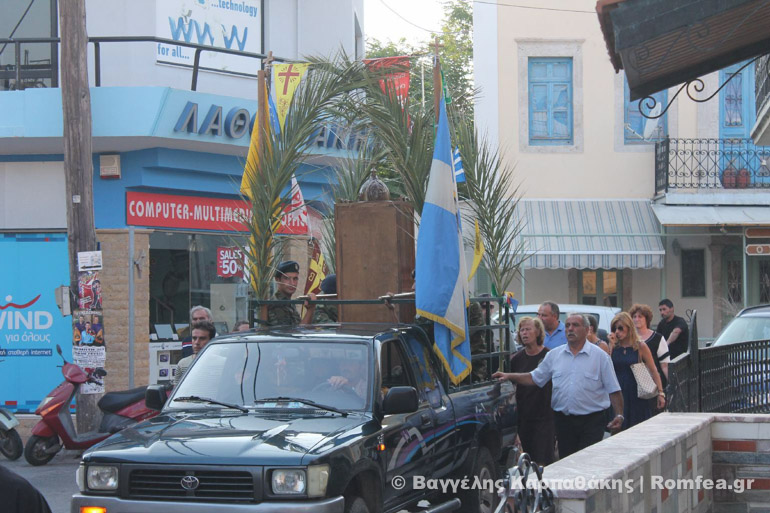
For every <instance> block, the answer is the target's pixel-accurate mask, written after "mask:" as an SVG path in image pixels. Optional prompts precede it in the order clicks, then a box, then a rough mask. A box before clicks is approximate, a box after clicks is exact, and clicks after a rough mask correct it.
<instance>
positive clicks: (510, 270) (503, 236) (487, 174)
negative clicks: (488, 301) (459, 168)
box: [453, 121, 530, 291]
mask: <svg viewBox="0 0 770 513" xmlns="http://www.w3.org/2000/svg"><path fill="white" fill-rule="evenodd" d="M453 128H454V136H455V141H457V143H458V146H459V148H460V156H461V158H462V160H463V169H464V171H465V179H466V186H465V187H464V188H463V196H464V199H465V200H466V201H465V204H466V205H467V210H466V216H465V217H466V218H467V220H468V222H469V223H472V222H473V221H474V220H476V221H478V223H479V232H480V234H481V238H482V241H483V242H484V248H485V252H484V258H483V262H484V267H486V269H487V271H488V272H489V274H490V278H491V280H492V283H493V284H494V286H495V288H496V290H498V291H503V290H505V289H506V287H508V286H509V285H510V283H511V282H512V281H513V280H514V278H515V277H516V276H517V275H520V274H521V271H520V269H521V265H522V264H523V263H524V261H525V260H526V259H527V258H529V257H530V252H529V250H528V248H527V247H526V245H525V244H524V243H523V242H522V238H521V237H520V235H521V232H522V229H523V224H522V221H521V219H519V218H518V216H517V215H516V208H517V205H518V203H519V186H518V185H516V184H515V182H514V179H515V176H514V171H515V166H509V165H508V164H506V163H505V162H504V159H503V157H502V155H501V154H500V152H499V151H498V150H497V149H494V148H492V145H491V144H490V142H489V140H488V139H486V138H485V137H481V138H480V137H479V136H478V134H477V132H476V131H475V129H474V128H473V126H472V125H471V124H469V123H464V122H462V121H459V122H455V123H454V124H453ZM469 233H472V232H469ZM471 242H472V241H471Z"/></svg>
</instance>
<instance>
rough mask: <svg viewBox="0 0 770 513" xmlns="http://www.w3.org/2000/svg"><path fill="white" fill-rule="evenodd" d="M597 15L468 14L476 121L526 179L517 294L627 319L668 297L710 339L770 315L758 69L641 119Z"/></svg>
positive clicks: (767, 198) (716, 78)
mask: <svg viewBox="0 0 770 513" xmlns="http://www.w3.org/2000/svg"><path fill="white" fill-rule="evenodd" d="M594 9H595V2H594V1H591V0H580V1H566V0H545V1H543V2H539V3H538V4H537V5H533V6H532V7H531V8H522V7H513V6H505V5H502V4H493V3H474V74H475V81H476V83H475V85H476V86H477V87H479V88H480V89H481V91H480V97H479V100H478V101H477V104H476V113H475V115H476V123H477V127H478V128H479V129H480V130H481V131H482V132H486V133H488V135H489V137H490V139H491V140H493V141H498V142H499V145H500V148H501V150H502V151H503V152H504V153H505V155H506V158H507V159H508V163H509V164H511V165H515V166H516V176H517V178H518V180H519V182H520V184H521V188H520V191H521V194H522V201H521V203H520V208H519V213H520V217H521V218H522V219H523V220H524V221H525V226H524V229H523V234H522V236H523V238H524V241H525V242H526V243H527V244H528V246H529V249H530V251H532V252H533V256H532V257H531V258H530V259H529V260H528V261H527V262H526V263H525V265H524V270H523V276H524V277H523V280H519V281H518V282H517V283H515V284H512V285H511V290H514V291H516V292H517V294H518V295H519V296H520V297H519V300H520V301H522V302H526V303H537V302H541V301H544V300H547V299H550V300H553V301H557V302H561V303H585V304H604V305H608V306H618V307H621V308H623V309H627V308H629V307H630V306H631V305H632V304H633V303H645V304H648V305H650V306H652V307H653V310H656V309H657V304H658V302H659V301H660V300H661V299H662V298H669V299H671V300H672V301H673V302H674V305H675V308H676V312H677V314H678V315H684V314H685V311H686V310H690V309H695V310H697V311H698V314H699V331H700V336H701V337H702V338H707V339H708V338H711V337H713V336H716V334H717V333H718V331H719V330H720V329H721V327H722V325H723V324H724V322H725V320H728V319H729V318H730V316H731V315H732V314H733V313H734V311H735V310H736V309H737V308H740V307H741V306H746V305H752V304H758V303H764V302H768V301H770V274H769V271H770V258H767V257H764V256H761V255H747V254H746V246H747V245H748V244H750V243H751V242H752V239H751V237H752V236H754V235H762V234H763V233H764V232H762V231H757V228H761V227H762V226H770V212H768V211H769V210H770V208H768V207H767V206H766V205H768V204H769V203H770V191H768V189H767V188H766V187H768V182H767V180H768V179H769V178H766V176H767V177H770V171H768V167H766V164H765V156H764V155H765V153H764V149H763V148H757V147H755V146H754V145H753V143H752V142H751V140H750V139H749V137H750V131H751V128H752V126H753V125H754V120H755V119H756V112H755V106H754V93H753V90H754V71H753V70H754V68H753V66H748V67H746V68H745V69H743V70H740V71H739V67H740V66H733V67H731V68H728V69H727V70H723V71H720V72H718V73H713V74H711V75H709V76H707V77H703V80H704V83H705V86H706V87H705V91H704V93H703V94H702V95H700V96H698V97H704V96H707V95H708V94H710V93H712V92H715V91H716V90H717V88H718V87H719V86H720V85H721V84H723V83H725V82H728V81H727V79H728V78H729V77H731V75H733V74H736V76H735V77H734V78H733V79H732V80H730V81H729V82H728V83H727V85H725V87H724V88H723V89H722V90H721V91H720V92H719V93H717V94H716V96H715V97H714V99H712V100H711V101H708V102H703V103H696V102H694V101H692V100H691V99H689V98H688V97H687V95H686V94H685V93H684V92H683V93H681V94H680V95H679V96H678V97H677V98H676V99H673V98H674V96H675V94H676V91H677V89H676V88H672V89H671V90H668V91H663V92H660V93H657V94H656V95H654V98H655V102H653V101H652V100H647V101H648V103H649V106H648V107H644V106H642V107H640V105H639V102H637V101H630V100H629V92H628V86H627V84H626V82H625V77H624V75H623V74H622V73H621V74H616V73H615V72H614V70H613V67H612V65H611V63H610V60H609V57H608V54H607V48H606V46H605V43H604V40H603V37H602V33H601V30H600V27H599V22H598V19H597V16H596V12H595V10H594ZM653 103H655V104H654V105H653ZM669 104H670V105H669ZM640 108H641V110H642V111H643V112H644V113H645V114H647V115H648V116H650V117H653V116H659V117H658V118H657V119H647V118H646V117H645V116H643V115H641V114H640ZM666 109H667V110H666ZM664 111H665V112H664ZM656 143H657V148H658V153H657V158H656ZM656 170H657V171H656ZM746 228H753V229H752V230H749V231H748V232H747V231H746ZM747 234H748V236H749V239H746V238H745V237H746V235H747ZM762 240H763V239H757V241H760V242H761V241H762ZM749 251H750V250H749Z"/></svg>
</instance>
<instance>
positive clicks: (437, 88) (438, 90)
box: [433, 35, 443, 123]
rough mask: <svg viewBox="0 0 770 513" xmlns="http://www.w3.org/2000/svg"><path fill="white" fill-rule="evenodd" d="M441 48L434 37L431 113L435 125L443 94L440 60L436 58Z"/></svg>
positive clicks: (436, 37)
mask: <svg viewBox="0 0 770 513" xmlns="http://www.w3.org/2000/svg"><path fill="white" fill-rule="evenodd" d="M442 46H443V45H440V44H439V42H438V35H436V36H435V39H434V40H433V112H434V113H435V115H436V123H438V115H439V111H438V109H439V102H440V101H441V94H442V92H443V89H442V87H441V59H440V58H439V56H438V49H439V48H441V47H442Z"/></svg>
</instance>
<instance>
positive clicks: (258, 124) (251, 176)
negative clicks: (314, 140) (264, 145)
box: [241, 81, 269, 200]
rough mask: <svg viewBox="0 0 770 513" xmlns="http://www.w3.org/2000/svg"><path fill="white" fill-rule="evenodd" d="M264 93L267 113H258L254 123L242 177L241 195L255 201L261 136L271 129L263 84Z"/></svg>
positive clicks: (263, 84) (265, 85)
mask: <svg viewBox="0 0 770 513" xmlns="http://www.w3.org/2000/svg"><path fill="white" fill-rule="evenodd" d="M262 91H263V94H264V95H265V107H264V109H265V112H257V116H256V119H255V121H254V128H253V129H252V132H251V141H250V143H249V152H248V154H247V155H246V166H245V167H244V168H243V176H242V177H241V194H243V195H244V196H246V197H247V198H249V199H250V200H253V199H254V198H253V197H252V195H251V184H253V183H256V179H257V176H259V151H260V150H261V148H260V147H259V134H260V132H261V131H265V130H267V129H268V128H269V124H268V123H267V120H268V118H269V114H268V113H267V109H268V105H267V104H268V102H267V84H266V83H265V82H264V81H263V82H262Z"/></svg>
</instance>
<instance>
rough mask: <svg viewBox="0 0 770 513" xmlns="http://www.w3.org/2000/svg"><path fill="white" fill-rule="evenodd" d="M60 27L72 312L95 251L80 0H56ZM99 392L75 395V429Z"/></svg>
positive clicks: (88, 418) (91, 426)
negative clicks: (85, 260)
mask: <svg viewBox="0 0 770 513" xmlns="http://www.w3.org/2000/svg"><path fill="white" fill-rule="evenodd" d="M59 26H60V27H61V68H60V69H61V95H62V112H63V121H64V127H63V132H62V134H63V138H64V176H65V183H66V188H67V241H68V249H69V264H70V291H72V293H73V294H72V295H71V296H70V300H71V302H72V303H73V305H72V310H73V311H74V310H75V309H76V308H77V301H76V300H75V298H76V297H77V291H78V266H77V255H78V252H80V251H94V250H96V231H95V229H94V198H93V171H94V169H93V156H92V149H91V92H90V91H89V89H88V67H87V60H86V51H87V49H88V48H87V47H88V35H87V34H86V7H85V0H60V1H59ZM100 397H101V395H100V394H88V395H81V394H78V397H77V423H78V431H79V432H81V433H85V432H87V431H96V430H97V428H98V422H99V421H100V420H101V419H99V415H98V412H99V409H98V408H97V406H96V402H97V401H98V400H99V398H100Z"/></svg>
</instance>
